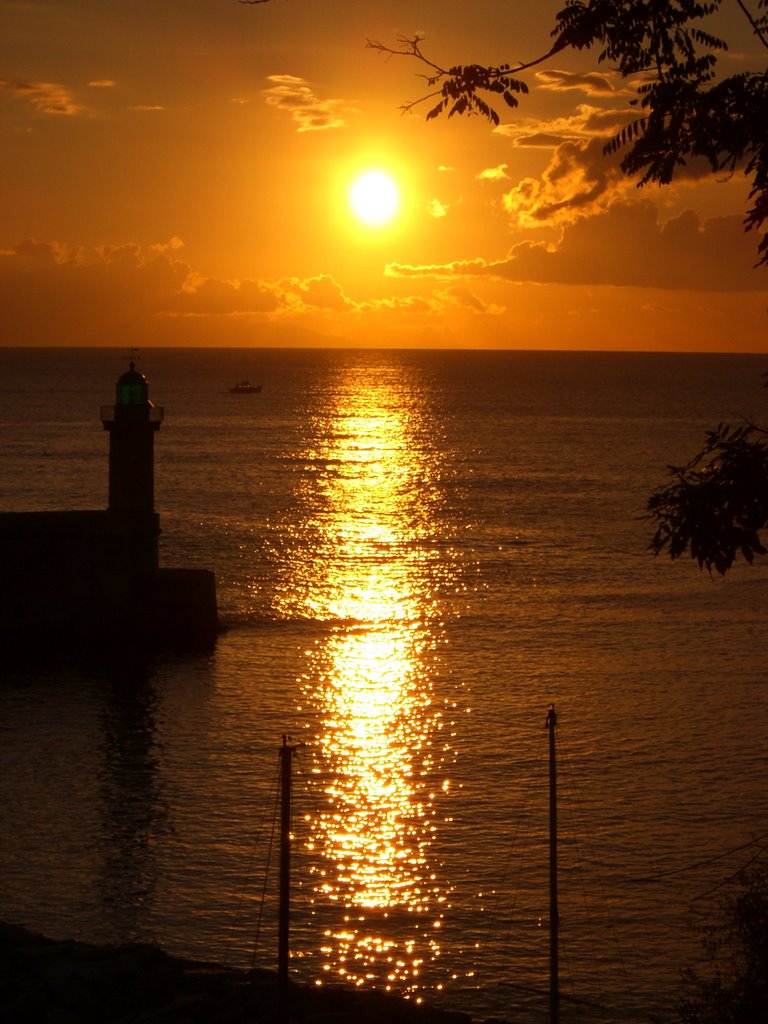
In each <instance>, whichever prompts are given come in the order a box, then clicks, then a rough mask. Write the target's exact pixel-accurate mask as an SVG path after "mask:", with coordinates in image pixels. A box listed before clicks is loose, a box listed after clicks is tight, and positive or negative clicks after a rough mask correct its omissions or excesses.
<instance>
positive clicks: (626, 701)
mask: <svg viewBox="0 0 768 1024" xmlns="http://www.w3.org/2000/svg"><path fill="white" fill-rule="evenodd" d="M139 367H140V369H141V370H142V371H143V372H144V373H146V375H147V376H148V378H149V381H150V390H151V395H152V398H153V400H154V401H155V402H156V403H157V404H160V405H163V406H164V407H165V413H166V419H165V422H164V423H163V426H162V428H161V430H160V433H159V434H158V435H157V439H156V443H155V454H156V497H157V507H158V509H159V511H160V513H161V525H162V529H163V534H162V537H161V562H162V564H163V565H165V566H174V565H178V566H202V567H209V568H212V569H214V570H215V572H216V575H217V580H218V588H219V603H220V610H221V614H222V618H223V620H224V622H225V623H226V625H227V627H228V629H227V632H226V633H224V634H223V635H222V637H221V638H220V640H219V642H218V644H217V646H216V650H215V651H214V652H213V653H212V654H211V655H210V657H194V658H177V659H170V658H165V659H157V660H155V661H154V662H152V663H151V664H145V665H138V664H136V662H135V659H133V658H132V657H131V641H132V638H131V637H130V636H126V637H125V640H124V646H123V649H122V650H120V651H116V652H115V655H116V657H115V658H114V659H112V660H110V662H109V663H99V662H95V661H94V660H93V659H88V658H86V657H85V656H84V657H83V659H82V661H81V662H80V663H78V664H77V665H76V666H69V667H66V668H65V667H64V666H62V665H56V664H54V665H50V666H48V667H42V668H41V667H37V668H32V667H30V669H29V670H28V671H13V672H8V671H6V672H5V673H4V678H3V681H2V686H0V729H1V730H2V740H1V742H0V801H2V808H3V820H4V833H5V837H4V842H3V844H2V847H0V916H2V917H3V918H5V919H6V920H12V921H16V922H19V923H22V924H26V925H28V926H31V927H33V928H37V929H40V930H42V931H44V932H45V933H46V934H48V935H51V936H55V937H79V938H83V939H88V940H97V941H123V940H128V939H141V940H151V941H156V942H158V943H160V944H161V945H162V946H163V947H165V948H166V949H168V950H170V951H172V952H175V953H183V954H187V955H194V956H197V957H201V958H207V959H218V960H222V961H225V962H228V963H232V964H238V965H248V964H250V963H251V962H257V963H259V964H267V965H271V964H274V960H275V953H274V951H275V945H276V940H275V915H276V888H277V880H276V862H277V857H276V851H275V850H274V840H273V838H272V836H273V817H274V809H275V798H276V786H277V770H278V754H277V752H278V747H279V745H280V742H281V739H280V738H281V735H282V734H283V733H288V734H290V735H291V736H292V737H294V739H295V740H296V741H297V742H300V743H301V744H302V745H301V746H300V747H299V748H298V750H297V754H296V757H295V766H294V771H295V776H294V795H295V800H294V825H293V830H294V835H295V842H294V886H295V889H294V921H293V935H292V961H291V969H292V972H294V974H295V975H296V977H299V978H303V979H305V980H318V981H323V982H324V983H327V984H332V983H336V982H339V981H344V982H346V983H347V984H359V985H371V986H376V987H380V988H391V989H394V990H396V991H399V992H404V993H406V994H409V995H410V996H411V997H412V998H422V997H427V998H429V999H433V1000H434V999H438V1000H442V1001H443V1002H444V1003H445V1004H446V1005H448V1006H453V1007H456V1008H462V1009H468V1010H471V1011H473V1012H475V1013H476V1014H478V1015H483V1014H485V1015H490V1014H497V1015H507V1016H508V1017H509V1018H510V1019H511V1018H514V1019H515V1020H520V1021H527V1020H530V1021H532V1022H533V1021H539V1020H544V1019H546V998H545V997H541V996H539V995H537V994H536V993H534V992H531V991H529V990H531V989H546V985H547V967H548V947H547V942H548V939H547V914H548V891H547V864H548V853H547V764H546V744H547V737H546V733H545V730H544V728H543V726H544V719H545V715H546V708H547V704H548V703H549V702H554V703H555V704H556V706H557V708H558V712H559V729H558V733H557V735H558V757H559V765H560V833H561V842H560V915H561V940H562V972H561V985H562V988H563V991H564V992H565V993H566V995H572V996H574V997H578V998H581V999H586V1000H588V1001H590V1002H591V1003H595V1004H600V1005H601V1006H603V1007H606V1009H597V1008H595V1007H584V1006H582V1005H580V1004H578V1003H576V1002H571V1001H567V1002H566V1004H565V1006H564V1008H563V1013H562V1016H563V1019H564V1020H565V1021H569V1020H609V1021H620V1020H621V1021H624V1020H637V1021H650V1020H652V1019H661V1020H668V1019H673V1018H674V1015H673V1013H672V1011H671V1009H670V1008H671V1006H672V1004H673V1002H674V1000H675V998H676V996H677V994H678V991H679V988H678V972H679V969H680V968H681V967H682V966H684V965H686V964H690V963H694V962H696V960H697V958H698V956H699V941H698V938H697V937H696V935H695V934H694V933H693V932H692V930H691V927H690V925H691V922H692V921H696V920H697V919H700V916H701V915H702V914H703V913H705V912H706V911H707V910H708V909H709V908H710V907H711V905H712V901H713V899H714V896H710V897H707V898H700V897H704V894H706V893H708V892H709V891H710V890H711V889H712V888H713V886H715V885H717V884H718V883H719V882H720V881H721V880H722V879H723V878H725V877H726V876H727V875H728V874H730V873H731V872H732V871H733V870H735V869H736V868H738V867H739V866H740V865H741V864H742V863H744V862H745V861H746V860H747V859H748V857H749V856H750V855H751V853H752V852H753V851H751V850H746V849H745V850H737V849H736V848H737V847H741V846H743V845H745V844H748V843H749V842H750V841H751V840H752V839H753V837H754V836H756V835H760V834H762V833H764V832H765V829H766V818H767V817H768V815H767V814H766V811H767V810H768V807H767V804H768V799H767V798H766V774H767V771H766V769H767V768H768V764H767V761H766V745H765V734H766V725H767V722H766V717H767V716H766V687H767V685H768V671H767V670H766V668H765V659H764V656H763V654H762V645H761V638H762V636H763V634H764V621H765V609H766V607H767V606H768V605H767V602H768V575H767V574H766V569H765V567H764V566H763V565H756V566H753V567H751V568H748V567H744V566H740V567H738V568H737V569H735V570H733V571H732V572H731V573H730V574H729V575H728V576H727V577H726V578H725V579H710V578H709V577H708V576H706V575H701V574H700V573H699V572H698V571H697V570H696V568H695V566H694V565H693V564H692V563H690V562H687V561H686V562H680V563H674V564H673V563H668V562H666V561H662V560H656V559H654V558H653V557H652V556H651V555H649V554H648V551H647V545H648V539H649V528H648V524H647V523H644V522H642V521H641V520H640V518H639V517H640V515H641V513H642V508H643V505H644V502H645V500H646V497H647V495H648V493H649V492H650V490H651V489H652V488H653V487H654V486H655V485H657V484H658V483H661V482H663V480H664V476H665V466H666V464H667V463H669V462H671V463H675V462H677V463H680V462H683V461H685V460H686V459H687V458H688V457H689V456H690V455H691V454H692V453H693V452H694V451H695V450H696V448H697V447H698V446H699V444H700V442H701V440H702V438H703V433H704V431H705V430H706V429H707V428H710V427H712V426H714V425H715V424H716V423H718V422H719V421H720V420H729V419H730V420H733V419H736V418H738V416H740V415H746V416H749V415H754V416H756V417H757V418H761V417H762V418H763V420H764V419H765V418H766V417H765V415H764V411H765V397H764V392H763V391H762V390H761V387H760V384H761V381H760V375H761V373H762V372H763V370H764V369H765V366H764V364H763V360H762V359H761V358H760V357H748V356H682V355H680V356H676V355H633V354H618V355H607V354H589V353H581V354H567V353H538V354H533V353H524V352H521V353H512V352H497V353H492V352H485V353H470V352H453V353H448V352H432V353H429V352H366V351H341V350H340V351H277V350H255V351H244V350H241V351H237V350H228V351H221V352H212V351H205V350H189V351H184V352H179V351H168V350H161V351H156V352H147V353H144V354H143V358H142V361H141V362H140V364H139ZM124 368H125V360H124V358H123V355H122V353H120V352H117V351H86V350H61V351H53V350H47V351H46V350H33V351H29V352H19V351H15V350H8V349H5V350H0V423H1V426H2V438H3V440H2V449H3V456H2V460H1V461H0V510H14V511H15V510H27V509H29V510H33V509H59V508H60V509H65V508H103V507H104V506H105V504H106V493H107V463H106V455H107V443H108V439H107V435H106V433H105V432H104V431H103V430H102V428H101V425H100V423H99V418H98V417H99V407H100V405H102V404H106V403H108V402H110V401H111V400H112V396H113V387H114V381H115V380H116V378H117V376H118V375H119V374H120V373H121V372H122V371H123V369H124ZM245 377H248V378H250V379H251V380H252V381H254V382H260V383H262V384H263V390H262V393H261V394H260V395H250V396H233V395H230V394H229V392H228V388H229V386H230V385H231V384H232V383H234V382H235V381H237V380H240V379H242V378H245ZM270 848H273V849H272V856H271V858H270V856H269V854H270ZM728 851H734V852H732V853H729V852H728ZM714 858H718V859H717V860H715V859H714ZM270 860H271V869H270V871H269V873H267V864H268V862H270ZM262 897H263V898H262ZM262 905H263V910H262V909H261V908H262Z"/></svg>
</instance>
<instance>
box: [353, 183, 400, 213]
mask: <svg viewBox="0 0 768 1024" xmlns="http://www.w3.org/2000/svg"><path fill="white" fill-rule="evenodd" d="M349 202H350V204H351V206H352V209H353V210H354V212H355V216H356V217H358V219H359V220H361V221H363V223H365V224H372V225H376V224H384V223H386V222H387V221H388V220H391V219H392V217H394V215H395V213H396V212H397V207H398V205H399V202H400V195H399V193H398V191H397V185H395V183H394V181H393V180H392V179H391V178H390V177H389V175H388V174H384V173H383V172H382V171H366V173H365V174H361V175H360V177H359V178H357V179H356V180H355V182H354V183H353V185H352V188H351V189H350V190H349Z"/></svg>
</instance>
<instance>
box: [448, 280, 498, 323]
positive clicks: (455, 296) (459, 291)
mask: <svg viewBox="0 0 768 1024" xmlns="http://www.w3.org/2000/svg"><path fill="white" fill-rule="evenodd" d="M437 294H438V297H439V298H441V299H442V300H443V301H444V303H445V304H446V305H447V306H451V305H452V306H459V307H460V308H461V309H462V310H464V311H465V312H470V313H482V314H485V315H489V314H490V315H491V316H498V315H499V314H500V313H503V312H504V309H503V307H501V306H496V305H493V304H489V303H487V302H485V301H484V300H483V299H481V298H480V296H479V295H477V294H476V293H475V292H473V291H471V290H470V289H469V288H467V287H466V286H465V285H451V287H450V288H446V289H445V290H443V291H439V292H438V293H437Z"/></svg>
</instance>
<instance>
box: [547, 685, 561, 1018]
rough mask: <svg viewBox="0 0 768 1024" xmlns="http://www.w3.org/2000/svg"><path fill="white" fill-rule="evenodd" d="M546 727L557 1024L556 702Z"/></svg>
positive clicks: (552, 998)
mask: <svg viewBox="0 0 768 1024" xmlns="http://www.w3.org/2000/svg"><path fill="white" fill-rule="evenodd" d="M547 728H548V729H549V1020H550V1024H559V1020H560V981H559V963H558V934H557V930H558V924H559V917H558V910H557V765H556V762H555V729H556V728H557V712H556V711H555V705H554V704H550V705H549V707H548V708H547Z"/></svg>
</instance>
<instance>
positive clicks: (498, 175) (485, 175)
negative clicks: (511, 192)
mask: <svg viewBox="0 0 768 1024" xmlns="http://www.w3.org/2000/svg"><path fill="white" fill-rule="evenodd" d="M507 170H508V164H498V165H497V166H496V167H486V168H485V170H484V171H480V173H479V174H478V175H476V177H477V180H478V181H504V180H505V179H508V178H509V175H508V174H507Z"/></svg>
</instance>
